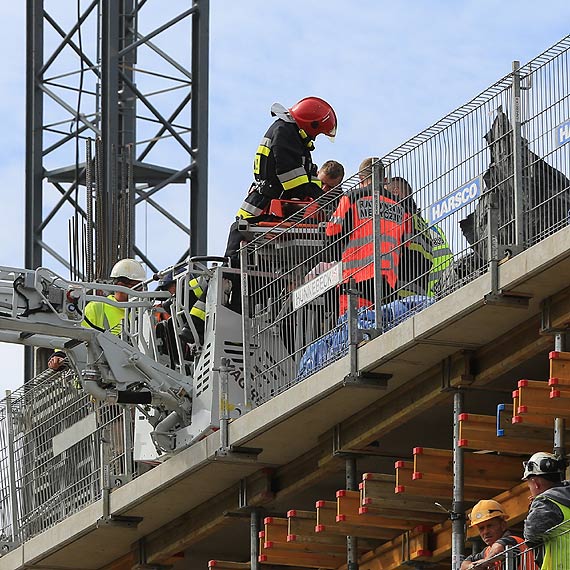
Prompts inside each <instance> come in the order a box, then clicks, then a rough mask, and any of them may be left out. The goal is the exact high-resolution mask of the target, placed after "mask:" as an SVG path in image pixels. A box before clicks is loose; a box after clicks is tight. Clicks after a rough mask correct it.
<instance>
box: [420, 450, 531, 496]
mask: <svg viewBox="0 0 570 570" xmlns="http://www.w3.org/2000/svg"><path fill="white" fill-rule="evenodd" d="M413 455H414V473H413V475H412V479H414V480H417V479H424V480H427V481H429V482H434V483H436V482H439V483H444V484H448V485H450V484H453V452H452V451H451V450H447V449H433V448H429V447H415V448H414V450H413ZM463 461H464V478H465V486H467V487H475V488H486V489H504V488H505V487H510V486H511V484H513V483H514V482H515V481H519V480H520V470H521V464H520V460H519V459H518V458H516V457H507V456H499V455H493V454H479V453H470V452H465V453H464V455H463Z"/></svg>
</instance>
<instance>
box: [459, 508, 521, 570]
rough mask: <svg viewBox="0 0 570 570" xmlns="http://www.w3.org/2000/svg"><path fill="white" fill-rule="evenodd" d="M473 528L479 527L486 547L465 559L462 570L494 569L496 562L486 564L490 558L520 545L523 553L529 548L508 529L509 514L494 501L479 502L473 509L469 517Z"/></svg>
mask: <svg viewBox="0 0 570 570" xmlns="http://www.w3.org/2000/svg"><path fill="white" fill-rule="evenodd" d="M469 519H470V520H471V524H470V526H471V527H477V530H478V531H479V536H480V537H481V540H482V541H483V542H484V543H485V544H486V547H485V548H484V549H483V550H482V551H481V552H478V553H477V554H472V555H471V556H468V557H467V558H465V560H464V561H463V562H462V564H461V570H471V569H475V568H481V569H482V568H494V567H495V564H496V561H495V560H493V561H492V562H488V563H487V562H485V561H486V560H488V559H489V558H492V557H493V556H496V555H497V554H500V553H501V552H504V551H505V550H506V549H507V548H509V547H512V546H516V545H517V544H518V545H519V548H520V549H521V552H524V551H525V550H526V549H527V547H526V545H525V544H523V542H524V540H523V539H522V538H521V537H520V536H515V535H513V534H512V533H511V531H510V530H508V528H507V513H506V512H505V510H504V509H503V507H502V505H501V504H500V503H498V502H497V501H494V500H493V499H485V500H483V501H479V502H478V503H477V504H476V505H475V506H474V507H473V508H472V509H471V514H470V516H469Z"/></svg>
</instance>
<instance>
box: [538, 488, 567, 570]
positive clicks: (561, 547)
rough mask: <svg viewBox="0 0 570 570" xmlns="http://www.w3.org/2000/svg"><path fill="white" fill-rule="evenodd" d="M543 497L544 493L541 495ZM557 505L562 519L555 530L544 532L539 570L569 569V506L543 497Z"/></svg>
mask: <svg viewBox="0 0 570 570" xmlns="http://www.w3.org/2000/svg"><path fill="white" fill-rule="evenodd" d="M543 497H544V495H543ZM544 498H546V499H548V500H549V501H552V502H553V503H555V504H556V505H558V507H559V509H560V510H561V511H562V515H563V516H564V521H563V522H562V524H561V525H559V526H558V527H556V529H555V530H553V531H549V532H548V533H546V536H545V539H544V560H543V561H542V566H541V570H569V569H570V524H564V523H570V507H566V506H565V505H563V504H561V503H559V502H558V501H555V500H554V499H551V498H550V497H544Z"/></svg>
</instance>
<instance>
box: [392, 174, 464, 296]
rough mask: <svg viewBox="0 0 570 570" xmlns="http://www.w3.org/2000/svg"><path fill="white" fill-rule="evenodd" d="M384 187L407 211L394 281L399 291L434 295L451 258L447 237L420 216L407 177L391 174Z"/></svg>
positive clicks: (409, 293)
mask: <svg viewBox="0 0 570 570" xmlns="http://www.w3.org/2000/svg"><path fill="white" fill-rule="evenodd" d="M386 187H387V189H388V190H389V192H390V193H391V194H393V195H394V196H395V197H396V198H397V199H398V202H399V203H400V204H401V205H402V207H403V208H404V210H405V212H406V214H405V220H406V230H405V234H404V237H403V239H402V242H403V243H402V246H403V247H402V249H401V253H400V264H399V266H398V267H399V269H398V283H397V285H396V289H397V290H398V295H399V296H400V297H408V296H410V295H424V296H426V295H427V296H428V297H433V296H434V295H435V294H436V293H437V292H438V287H439V283H440V279H441V277H442V275H443V273H444V272H445V270H446V269H447V268H448V267H449V266H450V265H451V263H452V262H453V253H452V251H451V249H450V247H449V244H448V242H447V238H446V237H445V234H444V232H443V230H442V229H441V228H440V227H439V226H436V225H432V226H430V225H429V224H428V222H427V221H426V220H425V219H424V218H423V217H422V215H421V210H420V208H419V207H418V205H417V204H416V202H415V200H414V198H413V190H412V187H411V186H410V184H409V183H408V181H407V180H406V179H404V178H401V177H398V176H397V177H394V178H392V179H391V180H389V181H387V183H386Z"/></svg>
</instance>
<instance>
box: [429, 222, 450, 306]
mask: <svg viewBox="0 0 570 570" xmlns="http://www.w3.org/2000/svg"><path fill="white" fill-rule="evenodd" d="M430 234H431V243H432V251H433V261H432V267H431V271H430V273H429V285H428V295H429V296H430V297H433V296H434V294H435V293H436V292H437V288H438V285H439V282H440V280H441V278H442V276H443V274H444V272H445V270H446V269H447V268H448V267H449V266H450V265H451V264H452V263H453V252H452V251H451V248H450V247H449V244H448V243H447V238H446V237H445V234H444V233H443V230H442V229H441V228H440V227H439V226H431V227H430Z"/></svg>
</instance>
